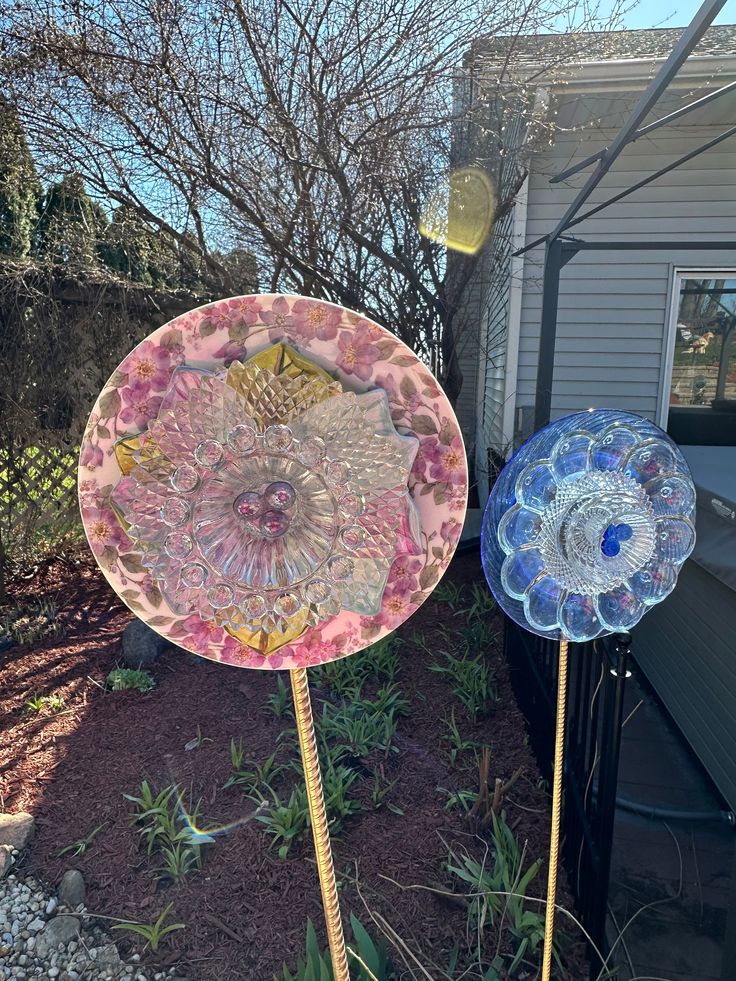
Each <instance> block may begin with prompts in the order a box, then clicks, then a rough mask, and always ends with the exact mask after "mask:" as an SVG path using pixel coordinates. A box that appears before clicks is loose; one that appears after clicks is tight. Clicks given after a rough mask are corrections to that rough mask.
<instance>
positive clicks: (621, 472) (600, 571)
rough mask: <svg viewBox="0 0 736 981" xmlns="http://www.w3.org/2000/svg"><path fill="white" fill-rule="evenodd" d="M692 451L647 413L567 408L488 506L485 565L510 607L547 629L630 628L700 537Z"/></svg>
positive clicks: (520, 456) (529, 625)
mask: <svg viewBox="0 0 736 981" xmlns="http://www.w3.org/2000/svg"><path fill="white" fill-rule="evenodd" d="M694 520H695V487H694V485H693V481H692V477H691V476H690V471H689V469H688V466H687V463H686V462H685V459H684V457H683V456H682V454H681V453H680V451H679V449H678V448H677V446H676V445H675V444H674V443H673V442H672V440H671V439H670V438H669V436H667V434H666V433H665V432H663V431H662V430H661V429H659V427H657V426H655V425H654V424H653V423H651V422H649V420H647V419H643V418H641V417H640V416H636V415H632V414H630V413H627V412H618V411H616V410H613V409H598V410H595V411H590V412H579V413H576V414H575V415H571V416H565V418H563V419H559V420H557V421H556V422H553V423H551V424H550V425H549V426H546V427H545V428H544V429H542V430H540V431H539V432H538V433H536V434H535V435H534V436H532V438H531V439H529V440H528V441H527V442H526V443H524V445H523V446H522V447H521V449H520V450H519V451H518V452H517V453H516V455H515V456H514V457H513V458H512V459H511V460H510V461H509V463H508V464H507V465H506V466H505V467H504V469H503V471H502V472H501V474H500V476H499V478H498V480H497V481H496V483H495V485H494V487H493V491H492V492H491V496H490V498H489V500H488V505H487V507H486V510H485V514H484V517H483V529H482V535H481V554H482V559H483V569H484V571H485V575H486V578H487V580H488V583H489V585H490V587H491V589H492V590H493V594H494V596H495V597H496V599H497V600H498V603H499V604H500V606H501V607H502V609H503V610H504V611H505V612H506V613H507V614H508V615H509V616H510V617H511V618H512V619H513V620H515V621H516V622H517V623H518V624H520V625H521V626H522V627H525V628H526V629H527V630H530V631H531V632H532V633H535V634H538V635H539V636H541V637H550V638H554V639H560V638H561V637H567V638H568V639H569V640H573V641H585V640H591V639H593V638H594V637H599V636H601V635H603V634H607V633H613V632H615V631H619V630H628V629H630V628H631V627H633V626H634V624H635V623H637V622H638V621H639V620H640V619H641V617H642V616H643V615H644V613H646V611H647V609H649V607H651V606H653V605H654V604H655V603H658V602H660V600H662V599H664V598H665V596H667V595H668V594H669V593H670V592H671V591H672V590H673V588H674V586H675V582H676V580H677V574H678V572H679V569H680V566H681V565H682V563H683V562H684V561H685V559H686V558H687V557H688V555H690V553H691V552H692V550H693V546H694V544H695V528H694Z"/></svg>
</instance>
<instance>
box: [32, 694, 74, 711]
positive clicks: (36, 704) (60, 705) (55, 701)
mask: <svg viewBox="0 0 736 981" xmlns="http://www.w3.org/2000/svg"><path fill="white" fill-rule="evenodd" d="M65 707H66V702H65V701H64V698H63V696H61V695H34V696H33V697H32V698H29V699H27V700H26V708H27V709H28V711H29V712H35V713H37V714H39V715H40V713H41V712H47V711H48V712H61V711H62V710H63V709H64V708H65Z"/></svg>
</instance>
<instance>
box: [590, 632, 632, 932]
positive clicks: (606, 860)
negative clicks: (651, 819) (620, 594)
mask: <svg viewBox="0 0 736 981" xmlns="http://www.w3.org/2000/svg"><path fill="white" fill-rule="evenodd" d="M630 656H631V634H629V633H619V634H615V635H614V637H613V654H612V656H611V655H609V654H607V653H606V652H605V651H604V652H603V658H602V663H603V670H604V672H605V679H604V684H603V708H602V718H601V728H600V764H599V771H598V772H599V778H598V788H597V794H596V807H595V815H596V820H595V837H596V852H597V859H598V862H597V864H598V869H597V876H596V879H597V881H596V887H595V896H594V899H593V903H594V908H593V910H592V911H591V912H592V915H591V922H590V934H591V936H592V938H593V940H594V941H595V943H596V944H597V945H598V947H599V948H600V949H605V948H606V936H605V934H606V914H607V909H608V888H609V884H610V878H611V852H612V849H613V827H614V822H615V819H616V791H617V788H618V764H619V756H620V751H621V724H622V721H623V706H624V690H625V686H626V678H627V677H629V676H630V674H631V672H630V671H629V668H628V663H629V658H630Z"/></svg>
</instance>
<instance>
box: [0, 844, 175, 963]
mask: <svg viewBox="0 0 736 981" xmlns="http://www.w3.org/2000/svg"><path fill="white" fill-rule="evenodd" d="M12 857H13V859H15V858H16V857H17V852H15V849H13V854H12ZM86 913H87V910H86V908H85V906H84V905H82V904H79V905H78V906H77V907H76V908H75V909H70V908H69V907H67V906H65V905H64V904H63V903H60V902H59V899H58V897H57V896H55V895H54V894H53V893H51V892H49V891H48V890H45V889H44V888H43V886H42V885H41V884H40V883H39V882H38V881H37V880H36V879H35V878H34V877H33V876H32V875H25V876H24V875H22V874H20V873H18V874H15V875H8V876H7V877H6V878H5V879H2V880H1V881H0V979H3V981H4V979H7V978H13V979H16V978H17V979H19V981H22V979H33V978H50V979H51V981H164V979H168V981H171V979H173V978H175V977H177V979H178V981H185V979H183V978H181V976H177V972H176V968H172V969H171V970H170V971H169V972H168V973H166V972H158V973H152V972H151V971H150V969H145V970H144V969H143V968H141V967H140V965H139V962H140V954H133V956H132V957H131V958H130V960H129V961H128V962H124V961H122V960H121V958H120V955H119V954H118V950H117V947H116V946H115V943H114V940H113V939H112V937H111V936H110V934H108V933H106V932H105V930H103V929H102V927H100V926H98V925H97V924H94V925H93V918H92V917H88V916H86V915H85V914H86Z"/></svg>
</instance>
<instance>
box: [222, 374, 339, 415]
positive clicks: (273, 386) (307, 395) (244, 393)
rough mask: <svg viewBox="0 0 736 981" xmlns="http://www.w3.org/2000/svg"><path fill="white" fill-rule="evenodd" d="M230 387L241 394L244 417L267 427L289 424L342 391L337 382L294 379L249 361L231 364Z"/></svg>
mask: <svg viewBox="0 0 736 981" xmlns="http://www.w3.org/2000/svg"><path fill="white" fill-rule="evenodd" d="M227 384H228V387H229V388H230V390H231V391H232V392H233V393H236V392H237V393H238V396H239V400H240V402H241V403H242V404H243V405H244V411H243V415H245V416H248V417H249V418H251V419H255V420H256V422H258V423H259V424H260V425H262V426H264V427H265V426H267V425H269V424H273V423H287V422H290V421H291V420H292V419H294V418H296V417H297V416H299V415H301V414H302V413H303V412H304V411H305V410H306V409H308V408H309V407H310V406H313V405H316V404H317V403H319V402H322V401H323V400H324V399H325V398H327V397H329V396H330V395H334V394H335V393H337V392H339V391H340V386H339V385H338V384H337V383H333V384H332V385H328V384H327V383H326V382H325V381H324V380H323V379H322V378H321V377H317V378H314V377H309V376H305V375H298V376H297V377H296V378H293V377H291V376H290V375H288V374H285V373H283V372H282V373H281V374H279V375H275V374H273V372H271V371H268V369H265V368H260V367H258V365H256V364H251V363H250V362H248V363H246V364H245V365H241V364H238V363H237V362H235V363H234V364H232V365H230V368H229V370H228V380H227ZM241 421H242V420H241Z"/></svg>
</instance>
